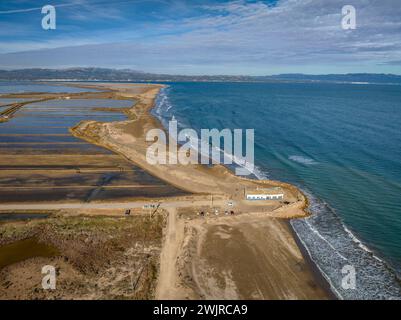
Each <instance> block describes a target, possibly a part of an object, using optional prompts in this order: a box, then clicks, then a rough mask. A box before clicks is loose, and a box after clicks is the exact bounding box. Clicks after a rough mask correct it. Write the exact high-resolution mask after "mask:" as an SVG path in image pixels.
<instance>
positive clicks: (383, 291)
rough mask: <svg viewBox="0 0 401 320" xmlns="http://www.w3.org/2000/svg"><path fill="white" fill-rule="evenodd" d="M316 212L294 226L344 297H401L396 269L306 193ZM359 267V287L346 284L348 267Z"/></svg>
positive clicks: (338, 295) (330, 211)
mask: <svg viewBox="0 0 401 320" xmlns="http://www.w3.org/2000/svg"><path fill="white" fill-rule="evenodd" d="M305 194H306V195H307V197H308V199H309V201H310V205H309V211H310V212H311V213H312V215H311V216H310V217H308V218H304V219H294V220H291V225H292V227H293V229H294V231H295V232H296V234H297V236H298V238H299V239H300V241H301V243H302V244H303V246H304V247H305V249H306V251H307V252H308V254H309V256H310V258H311V259H312V261H313V262H314V263H315V264H316V266H317V267H318V269H319V270H320V271H321V273H322V275H323V276H324V277H325V278H326V280H327V281H328V283H329V284H330V286H331V289H332V291H333V292H334V293H335V294H336V295H337V297H338V298H340V299H378V300H380V299H397V300H398V299H401V285H400V280H399V279H398V277H397V275H396V274H395V272H394V271H393V270H392V269H391V268H390V267H389V266H388V265H387V264H386V263H385V262H384V261H383V260H382V259H380V258H379V257H377V256H376V255H375V254H374V253H373V252H372V251H371V250H370V249H369V248H368V247H367V246H365V245H364V244H363V243H362V242H361V241H360V240H359V239H358V238H357V237H356V236H355V235H354V234H353V233H352V232H351V231H350V230H349V229H348V228H347V227H346V226H345V225H344V224H343V222H342V221H341V219H340V218H339V217H338V216H337V214H336V213H335V211H334V210H333V209H332V208H331V207H330V206H329V205H328V204H326V203H324V202H322V201H320V200H319V199H317V198H316V197H314V196H313V195H312V194H310V193H308V192H305ZM346 265H350V266H353V267H354V268H355V272H356V288H355V289H346V288H343V286H342V281H343V277H344V276H345V274H343V273H342V270H343V268H344V266H346Z"/></svg>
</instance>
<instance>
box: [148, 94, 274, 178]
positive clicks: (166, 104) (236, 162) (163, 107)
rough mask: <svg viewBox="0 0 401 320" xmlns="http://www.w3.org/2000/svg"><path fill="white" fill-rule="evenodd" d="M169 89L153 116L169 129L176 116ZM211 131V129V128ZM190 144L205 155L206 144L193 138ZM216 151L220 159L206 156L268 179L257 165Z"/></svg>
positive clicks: (157, 101)
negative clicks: (227, 161)
mask: <svg viewBox="0 0 401 320" xmlns="http://www.w3.org/2000/svg"><path fill="white" fill-rule="evenodd" d="M168 92H169V87H165V88H162V89H161V90H160V92H159V95H158V97H157V99H156V103H155V107H154V108H153V109H152V114H153V115H154V116H156V117H157V118H158V119H159V120H160V121H161V122H162V124H163V126H164V127H165V128H168V121H169V120H171V118H172V117H173V116H174V114H173V112H172V108H173V105H172V103H171V102H170V99H169V96H168ZM179 120H182V121H179V122H178V126H179V127H180V129H184V128H187V126H186V125H185V122H184V121H183V119H179ZM209 129H211V128H209ZM190 141H194V143H190ZM190 141H189V142H188V143H190V146H191V147H192V148H193V149H194V150H197V152H198V154H199V155H203V153H202V151H201V150H202V148H201V147H200V146H202V145H204V142H203V141H202V140H201V139H199V138H198V137H192V139H191V140H190ZM213 148H214V150H217V151H218V154H219V155H218V158H217V157H213V153H212V155H210V154H209V153H207V154H205V155H206V156H210V157H211V158H212V159H215V160H216V161H219V162H220V163H222V162H221V161H220V160H221V159H230V160H231V162H232V165H228V166H229V167H230V168H231V169H233V170H235V169H236V168H238V167H240V168H243V169H245V170H246V171H247V172H249V173H250V176H254V177H255V178H256V179H260V180H263V179H267V178H268V175H267V173H266V172H265V171H264V170H262V169H261V168H259V167H258V166H256V165H252V164H249V163H246V162H244V161H243V160H242V159H240V158H238V157H236V156H235V155H232V154H230V153H227V152H225V151H224V150H223V149H220V148H218V147H213ZM206 149H209V146H206V147H205V148H204V149H203V150H206Z"/></svg>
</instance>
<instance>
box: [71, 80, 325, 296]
mask: <svg viewBox="0 0 401 320" xmlns="http://www.w3.org/2000/svg"><path fill="white" fill-rule="evenodd" d="M86 87H92V86H88V85H86ZM93 87H95V88H98V89H99V88H100V89H105V90H112V91H113V93H114V95H116V96H120V97H121V98H134V99H136V100H137V103H136V105H135V107H133V108H132V109H130V110H129V112H127V115H128V117H129V120H127V121H121V122H110V123H100V122H96V121H83V122H81V123H79V124H78V125H77V126H75V127H74V128H72V129H71V132H72V134H73V135H75V136H76V137H79V138H82V139H84V140H86V141H88V142H91V143H94V144H97V145H100V146H103V147H106V148H108V149H110V150H112V151H114V152H116V153H118V154H121V155H123V156H124V157H126V158H127V159H129V160H131V161H132V162H133V163H135V164H136V165H138V166H139V167H141V168H143V169H145V170H146V171H148V172H149V173H151V174H152V175H154V176H156V177H158V178H160V179H162V180H164V181H166V182H168V183H170V184H172V185H174V186H176V187H178V188H180V189H182V190H185V191H187V192H191V193H193V194H198V195H210V196H216V197H220V198H221V199H231V200H233V201H235V210H236V212H237V213H241V214H239V215H237V216H235V217H232V216H225V215H223V216H221V215H220V216H219V217H211V216H207V217H199V216H196V212H199V208H200V207H199V205H195V204H193V203H191V201H190V200H188V206H187V207H186V208H180V210H179V212H178V211H177V208H174V207H173V206H170V207H169V208H168V209H167V210H168V214H169V217H168V223H167V227H166V230H165V234H164V244H163V248H162V253H161V259H160V274H159V279H158V285H157V290H156V298H160V299H174V298H177V299H184V298H188V299H192V298H202V299H225V298H228V299H244V298H246V299H323V298H327V297H328V295H327V294H326V293H325V292H324V291H323V290H322V289H321V288H320V287H319V286H318V285H317V282H316V279H315V278H314V276H313V274H312V272H311V270H310V268H309V267H308V266H307V264H306V262H305V260H304V259H303V257H302V254H301V252H300V250H299V248H298V247H297V245H296V243H295V241H294V239H293V236H292V234H291V232H290V230H289V228H288V226H287V225H286V224H285V223H284V220H280V219H279V218H297V217H304V216H306V215H307V213H306V212H305V211H304V209H305V207H306V205H307V203H306V198H305V197H304V195H303V194H302V193H301V192H300V191H299V190H298V189H297V188H296V187H294V186H292V185H289V184H286V183H281V182H278V181H270V180H266V181H256V180H249V179H244V178H239V177H237V176H235V175H234V174H233V173H232V172H231V171H229V170H228V169H227V168H225V167H224V166H221V165H215V166H213V167H206V166H201V165H187V166H183V165H169V164H166V165H151V164H149V163H148V162H147V161H146V150H147V147H148V146H149V145H150V143H148V142H146V141H145V135H146V133H147V131H148V130H150V129H153V128H162V126H161V124H160V122H159V121H158V120H157V119H155V118H154V117H153V116H152V115H151V114H150V113H149V111H150V110H151V108H152V107H153V105H154V102H155V99H156V96H157V94H158V92H159V90H160V89H161V88H162V86H161V85H134V84H97V85H96V86H93ZM256 187H281V188H282V190H283V192H284V195H285V202H274V201H266V202H259V201H255V202H251V203H250V202H248V201H246V200H244V198H243V195H244V190H245V188H256ZM194 197H196V195H194ZM218 208H219V210H221V211H220V212H223V211H224V205H222V206H218ZM209 209H210V210H212V208H209Z"/></svg>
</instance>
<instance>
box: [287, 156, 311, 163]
mask: <svg viewBox="0 0 401 320" xmlns="http://www.w3.org/2000/svg"><path fill="white" fill-rule="evenodd" d="M288 159H290V160H292V161H294V162H298V163H301V164H304V165H315V164H318V162H317V161H315V160H313V159H310V158H307V157H304V156H298V155H293V156H289V157H288Z"/></svg>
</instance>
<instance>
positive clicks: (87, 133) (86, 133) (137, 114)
mask: <svg viewBox="0 0 401 320" xmlns="http://www.w3.org/2000/svg"><path fill="white" fill-rule="evenodd" d="M74 85H77V84H74ZM78 85H79V84H78ZM97 85H100V88H101V87H102V86H103V84H97ZM104 86H106V87H107V84H106V85H104ZM119 86H122V88H123V89H122V91H123V92H124V95H125V94H127V91H129V89H127V85H126V84H113V85H112V88H113V89H117V90H121V89H119ZM128 86H129V85H128ZM163 87H164V86H162V85H156V89H157V90H155V91H153V92H152V94H151V96H150V97H149V96H145V97H141V96H139V97H138V96H135V97H133V98H136V99H138V98H139V99H138V100H139V101H138V100H137V101H138V102H137V105H136V107H134V108H133V110H132V111H130V113H131V115H133V117H132V118H133V119H135V120H131V123H132V122H134V123H132V124H134V126H135V125H137V127H135V128H131V129H127V127H125V128H124V125H123V129H122V128H121V127H120V128H118V129H120V132H119V133H118V134H120V135H123V134H126V132H129V131H131V134H133V135H134V136H135V135H136V136H135V138H137V139H136V140H135V142H136V143H135V149H136V150H138V149H140V148H142V150H141V151H142V154H141V152H139V154H138V152H135V151H132V150H131V152H129V151H128V150H127V149H124V146H122V144H121V142H117V144H116V143H113V142H111V141H110V140H109V138H110V134H111V135H113V134H114V135H115V134H116V130H115V131H114V132H113V128H110V127H109V128H107V129H108V130H105V131H106V132H107V133H106V132H100V133H99V131H102V129H103V130H104V129H105V128H104V125H100V126H99V125H97V124H96V123H94V122H83V123H80V124H78V125H77V126H76V127H74V128H72V130H71V131H72V133H73V134H74V135H75V136H77V137H80V138H83V139H85V140H87V141H89V142H91V143H97V144H99V145H101V146H106V147H108V148H109V149H110V150H112V151H114V152H116V151H117V152H119V153H120V154H123V155H124V156H126V157H127V158H128V159H129V160H131V161H133V162H134V163H136V164H137V165H138V166H140V167H142V168H146V169H147V170H149V172H150V173H152V174H155V175H156V176H157V177H158V178H160V179H162V180H165V181H167V182H169V183H172V184H173V185H175V186H177V187H179V188H183V189H184V190H185V191H188V192H194V193H199V192H201V190H202V188H199V185H197V186H196V190H194V189H193V188H188V187H187V186H188V184H186V183H185V181H184V183H181V182H182V180H185V178H184V179H182V180H179V182H178V183H177V181H175V179H172V178H171V177H170V176H168V175H166V174H165V173H164V172H160V168H155V167H153V168H152V167H149V165H147V164H146V163H145V162H144V159H143V157H144V150H145V148H144V146H140V147H138V144H137V143H138V138H139V137H140V136H141V134H142V135H143V134H144V132H145V130H143V129H144V128H146V127H147V128H148V129H149V128H155V127H157V128H161V129H163V130H165V128H164V127H163V126H162V125H161V122H160V120H159V119H155V118H154V116H153V115H152V114H151V111H152V109H153V108H154V107H155V101H156V98H157V96H158V94H159V90H160V89H161V88H163ZM120 88H121V87H120ZM120 93H121V91H120ZM149 98H150V99H149ZM144 100H145V103H144ZM144 104H145V105H144ZM138 105H139V107H140V110H139V111H138V110H137V106H138ZM141 107H142V108H141ZM143 107H144V108H143ZM132 118H131V119H132ZM141 119H142V123H140V122H141V121H140V120H141ZM138 123H139V125H138ZM149 124H152V126H149ZM102 126H103V128H101V127H102ZM106 126H107V125H106ZM114 127H118V125H114ZM121 129H122V130H121ZM124 129H125V131H124ZM141 129H142V132H141ZM121 132H123V133H121ZM93 133H95V134H93ZM106 134H108V135H109V137H108V138H104V137H105V135H106ZM94 136H95V138H94ZM99 136H102V137H101V138H100V139H99ZM119 143H120V145H118V144H119ZM139 143H141V142H139ZM132 145H133V144H131V146H132ZM141 158H142V159H141ZM159 167H160V166H159ZM178 167H179V170H183V172H185V170H184V169H183V168H182V166H178ZM217 167H218V169H219V170H216V171H217V172H213V174H216V173H217V175H218V177H219V178H221V179H224V178H226V179H228V180H229V183H233V181H236V183H238V181H241V183H245V184H247V185H248V186H252V185H254V186H255V185H257V186H261V185H269V186H280V187H281V188H285V190H286V191H287V192H289V194H291V193H293V194H291V195H292V196H293V197H292V198H291V200H292V201H291V203H290V204H289V205H282V206H279V207H276V208H274V209H273V210H272V212H270V213H268V212H263V210H260V208H257V210H256V212H255V213H253V214H254V215H256V216H258V215H261V214H262V215H264V216H274V217H278V218H286V219H289V218H299V217H305V216H307V215H308V213H307V212H306V211H305V208H306V206H307V199H306V197H305V196H304V195H303V194H302V193H301V192H300V191H299V190H298V189H297V188H296V187H294V186H292V185H289V184H286V183H282V182H278V181H270V180H269V181H259V180H253V179H246V178H242V177H241V178H239V177H237V176H235V175H234V174H233V173H232V172H231V171H229V169H227V168H226V167H224V166H217ZM166 168H168V169H171V167H169V166H168V165H166ZM168 169H166V171H168ZM195 170H199V171H200V172H202V171H204V169H202V168H198V167H197V168H196V169H195ZM212 170H213V169H212ZM193 172H194V171H192V172H189V173H187V174H188V175H192V173H193ZM184 174H185V173H184ZM175 178H177V177H176V176H175ZM179 178H180V179H181V178H182V176H179ZM202 178H204V177H203V176H202ZM199 180H201V179H198V180H197V179H196V176H195V178H193V179H192V182H193V181H199ZM208 182H210V183H208ZM213 182H214V181H213V179H211V180H206V181H205V184H206V186H207V189H206V190H204V192H206V193H207V192H209V193H213V192H214V193H216V194H221V190H224V191H225V192H227V191H226V190H229V191H231V192H232V190H230V189H229V188H227V187H226V185H224V184H222V183H220V184H218V187H217V188H216V189H218V192H216V191H215V190H216V189H214V188H212V185H213ZM294 194H295V195H296V196H295V197H294ZM231 197H233V195H232V194H231ZM233 198H234V199H235V200H236V201H238V202H239V201H240V200H239V199H238V197H237V198H235V197H233ZM260 207H262V206H260ZM246 209H247V211H255V208H246ZM258 211H262V212H263V213H261V212H258ZM288 225H289V224H288ZM291 229H292V228H291ZM292 231H293V230H292ZM291 236H292V237H294V235H293V234H292V235H291ZM294 240H295V238H294ZM297 249H299V248H297ZM302 255H303V256H305V252H303V253H302ZM304 258H305V257H304ZM315 276H316V274H315ZM318 281H319V282H320V284H322V282H321V279H318ZM324 287H325V288H324V289H325V290H327V286H324ZM332 297H333V294H332V292H331V291H330V293H327V298H332Z"/></svg>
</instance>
